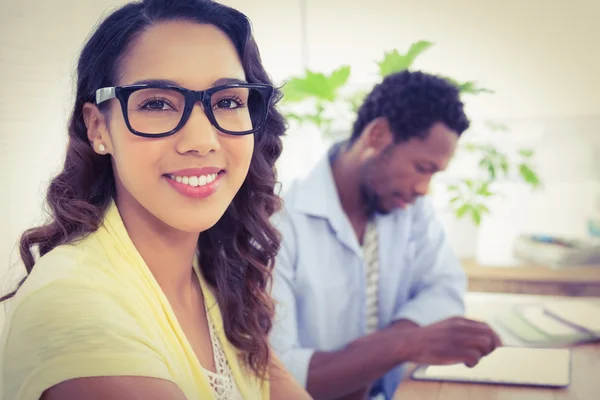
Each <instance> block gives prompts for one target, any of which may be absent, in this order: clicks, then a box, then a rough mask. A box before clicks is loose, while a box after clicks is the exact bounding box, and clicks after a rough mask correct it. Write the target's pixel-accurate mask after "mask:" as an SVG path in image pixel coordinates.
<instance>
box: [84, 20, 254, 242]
mask: <svg viewBox="0 0 600 400" xmlns="http://www.w3.org/2000/svg"><path fill="white" fill-rule="evenodd" d="M227 79H229V80H231V79H234V80H241V81H244V80H245V79H246V76H245V73H244V69H243V68H242V65H241V62H240V59H239V56H238V54H237V51H236V49H235V47H234V45H233V43H232V42H231V41H230V39H229V38H228V37H227V35H225V34H224V33H223V32H222V31H220V30H219V29H218V28H216V27H214V26H212V25H201V24H196V23H191V22H180V21H174V22H165V23H161V24H158V25H155V26H152V27H151V28H149V29H148V30H146V31H145V32H144V33H142V34H141V35H140V36H139V37H138V38H137V39H136V40H135V41H134V42H133V43H132V45H131V46H130V49H129V51H128V52H127V54H126V56H125V58H124V60H123V62H122V65H121V74H120V76H119V79H118V82H116V84H117V85H119V86H120V85H129V84H134V83H139V82H140V81H148V80H152V81H154V80H166V81H171V82H173V84H175V85H177V86H181V87H184V88H187V89H192V90H205V89H208V88H211V87H213V86H216V85H218V84H221V83H222V82H223V81H224V80H227ZM110 102H111V103H110V113H109V115H110V117H109V118H107V119H105V129H106V131H105V133H106V135H103V136H106V138H104V137H102V138H101V139H98V140H101V141H103V143H104V145H105V147H106V150H105V153H110V155H111V156H112V161H113V167H114V171H115V178H116V183H117V199H118V200H117V202H118V204H119V206H120V208H123V207H121V206H122V204H123V203H124V202H127V203H128V204H127V206H126V208H128V209H139V210H141V211H142V212H146V211H147V212H148V213H149V214H150V215H151V216H154V217H156V218H157V219H158V220H160V221H162V222H163V223H165V224H167V225H168V226H170V227H172V228H175V229H176V230H179V231H184V232H202V231H204V230H206V229H208V228H210V227H211V226H213V225H214V224H215V223H216V222H217V221H218V220H219V218H220V217H221V216H222V215H223V214H224V212H225V210H226V209H227V207H228V206H229V204H230V203H231V202H232V200H233V197H234V196H235V194H236V193H237V191H238V190H239V189H240V187H241V185H242V183H243V182H244V180H245V178H246V175H247V173H248V169H249V166H250V160H251V158H252V152H253V149H254V136H253V135H244V136H234V135H228V134H225V133H222V132H220V131H218V130H217V129H216V128H215V127H214V126H213V125H212V124H211V122H210V121H209V120H208V118H207V117H206V114H205V113H204V111H203V107H202V104H201V103H196V105H195V107H194V109H193V111H192V114H191V116H190V118H189V120H188V121H187V123H186V124H185V126H184V127H183V128H182V129H181V130H180V131H178V132H177V133H175V134H173V135H171V136H167V137H162V138H144V137H139V136H136V135H134V134H132V133H131V132H130V131H129V129H128V128H127V126H126V124H125V120H124V117H123V113H122V111H121V106H120V104H119V101H118V100H116V99H113V100H110ZM157 104H158V103H156V104H152V105H151V107H156V106H157ZM158 105H159V106H160V107H163V105H160V104H158ZM164 107H167V106H166V105H165V106H164ZM131 119H132V117H131V116H130V121H131ZM244 123H245V122H244ZM246 125H248V126H247V128H250V127H251V126H252V125H251V121H250V120H249V118H248V121H247V123H246ZM88 126H89V125H88ZM101 130H102V127H100V131H101ZM99 136H100V135H98V137H99ZM93 142H94V145H95V149H96V150H97V148H98V147H97V146H98V143H97V141H96V140H93ZM140 206H141V207H140Z"/></svg>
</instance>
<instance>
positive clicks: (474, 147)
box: [464, 143, 481, 151]
mask: <svg viewBox="0 0 600 400" xmlns="http://www.w3.org/2000/svg"><path fill="white" fill-rule="evenodd" d="M464 148H465V150H468V151H475V150H481V146H478V145H476V144H474V143H467V144H465V145H464Z"/></svg>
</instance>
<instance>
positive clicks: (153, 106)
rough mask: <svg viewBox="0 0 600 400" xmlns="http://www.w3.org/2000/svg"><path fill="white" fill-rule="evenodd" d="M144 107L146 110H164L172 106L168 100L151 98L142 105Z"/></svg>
mask: <svg viewBox="0 0 600 400" xmlns="http://www.w3.org/2000/svg"><path fill="white" fill-rule="evenodd" d="M142 108H143V109H145V110H150V111H163V110H168V109H170V108H172V107H171V106H169V104H167V102H166V101H164V100H151V101H148V102H146V103H145V104H144V105H143V106H142Z"/></svg>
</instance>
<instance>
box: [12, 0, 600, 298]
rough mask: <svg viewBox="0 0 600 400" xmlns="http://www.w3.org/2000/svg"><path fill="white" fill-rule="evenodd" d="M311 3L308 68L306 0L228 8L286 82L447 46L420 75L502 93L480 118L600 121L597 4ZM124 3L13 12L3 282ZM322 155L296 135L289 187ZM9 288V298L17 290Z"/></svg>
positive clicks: (488, 0)
mask: <svg viewBox="0 0 600 400" xmlns="http://www.w3.org/2000/svg"><path fill="white" fill-rule="evenodd" d="M306 1H307V12H308V14H307V16H308V22H307V28H308V31H307V36H306V37H307V40H308V42H307V45H308V46H307V48H308V53H307V56H308V57H307V59H306V60H304V59H303V57H302V31H301V16H300V10H301V1H300V0H252V1H247V0H226V1H225V3H227V4H230V5H233V6H235V7H238V8H239V9H240V10H242V11H244V12H246V13H247V14H248V15H249V16H250V18H251V19H252V20H253V23H254V27H255V30H256V36H257V40H258V43H259V46H260V47H261V51H262V55H263V59H264V62H265V65H266V67H267V68H268V70H269V71H270V73H271V75H272V76H273V78H274V79H275V80H276V81H277V82H281V81H282V80H283V79H285V78H286V77H288V76H290V75H292V74H297V73H299V72H300V71H302V62H303V61H307V62H308V65H309V66H310V67H311V68H313V69H315V70H324V71H327V70H331V69H333V68H335V67H337V66H338V65H340V64H343V63H347V64H351V65H352V67H353V68H354V70H355V75H353V80H354V81H355V82H357V83H361V82H370V81H371V80H372V79H373V76H372V73H373V72H374V70H375V69H374V67H375V65H374V63H373V60H374V59H377V58H379V57H381V55H382V54H383V52H384V51H385V50H389V49H391V48H394V47H397V48H399V49H401V50H403V49H406V48H407V47H408V45H409V44H410V43H412V42H414V41H416V40H421V39H427V40H431V41H433V42H435V43H436V45H435V46H434V47H433V48H432V49H431V50H430V51H429V52H428V53H426V54H425V55H423V57H422V59H420V60H419V62H418V64H417V67H419V68H423V69H426V70H429V71H433V72H440V73H444V74H448V75H451V76H454V77H456V78H458V79H465V80H467V79H468V80H479V81H481V83H482V84H484V85H486V86H489V87H491V88H493V89H496V91H497V95H495V96H490V97H488V98H487V99H486V98H483V97H479V98H477V100H476V101H473V102H470V103H469V111H470V113H471V114H472V115H475V116H495V117H503V118H507V119H511V118H517V117H518V118H534V119H535V118H537V119H535V121H538V122H536V123H537V124H538V125H540V126H546V125H547V124H548V121H550V120H551V118H555V117H560V118H563V119H568V118H571V117H577V116H585V115H600V75H599V74H598V71H600V52H598V51H597V43H598V39H600V28H599V27H600V24H598V23H597V16H598V15H600V2H598V1H596V0H573V1H566V0H562V1H560V0H552V1H547V0H529V1H526V2H525V1H520V0H504V1H501V2H500V1H494V0H453V1H447V0H429V1H409V0H370V1H368V2H365V1H348V0H345V1H344V0H306ZM122 3H124V2H123V1H120V0H94V1H89V0H87V1H81V0H53V1H46V0H20V1H18V2H17V1H5V2H3V3H2V12H1V13H0V55H1V56H0V87H2V89H3V96H2V97H0V171H2V172H1V173H0V180H1V181H0V184H1V185H2V188H3V192H4V193H3V196H2V198H1V201H2V204H1V205H2V207H1V209H0V220H1V221H2V224H0V226H1V228H0V235H1V237H0V238H1V240H0V277H3V276H4V270H5V269H6V267H7V266H8V265H9V259H10V254H11V252H12V250H13V246H14V244H15V242H16V239H17V237H18V234H19V233H20V232H22V231H23V230H24V229H25V228H27V227H29V226H31V224H32V223H34V222H35V221H37V220H39V218H40V217H41V216H42V215H43V214H42V212H41V209H40V205H41V203H42V196H43V192H44V190H45V187H46V185H47V182H48V180H49V178H50V177H51V176H52V175H53V174H54V173H55V172H56V171H57V169H58V168H59V167H60V163H61V162H62V158H63V155H64V154H63V152H64V146H65V136H66V133H65V132H66V130H65V125H66V118H67V116H68V113H69V108H70V106H71V104H70V103H71V95H72V83H71V77H72V75H73V72H74V68H75V65H74V62H75V58H76V57H77V54H78V51H79V49H80V47H81V45H82V43H83V41H84V40H85V38H86V36H87V35H88V34H89V32H90V30H91V29H92V27H93V26H94V24H95V23H96V21H97V20H98V18H99V17H100V16H101V15H102V13H103V12H104V11H105V10H107V9H109V8H111V7H114V6H116V5H119V4H122ZM525 4H527V8H525V6H524V5H525ZM540 121H541V122H540ZM544 121H545V122H544ZM540 129H546V128H540ZM533 131H536V129H533ZM537 131H539V129H538V130H537ZM596 132H597V131H596ZM566 134H567V133H566ZM566 134H565V135H566ZM565 140H567V136H565ZM556 147H558V148H560V147H561V145H560V144H558V145H557V146H556ZM322 151H323V146H322V143H321V142H320V139H319V134H318V132H311V131H305V130H304V131H301V130H295V131H292V132H290V135H289V137H288V138H287V147H286V150H285V152H284V158H283V160H282V162H281V164H280V169H281V175H282V177H285V179H290V178H291V177H294V176H297V175H299V174H302V173H304V172H305V171H306V170H307V169H308V167H309V166H310V165H311V163H312V162H313V161H314V159H316V157H317V155H318V154H320V153H321V152H322ZM557 157H560V156H557ZM307 160H308V162H307ZM13 255H14V253H13ZM12 259H13V260H14V259H15V258H14V257H13V258H12ZM0 282H2V284H0V291H2V290H3V288H1V287H2V286H3V284H4V283H6V281H4V280H0Z"/></svg>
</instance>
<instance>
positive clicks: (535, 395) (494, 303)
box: [394, 293, 600, 400]
mask: <svg viewBox="0 0 600 400" xmlns="http://www.w3.org/2000/svg"><path fill="white" fill-rule="evenodd" d="M547 299H552V301H555V300H560V301H570V300H573V299H569V298H557V297H546V296H526V295H510V294H505V295H500V294H483V293H468V294H467V298H466V303H467V316H468V317H470V318H473V319H479V320H484V321H491V320H492V319H493V316H494V315H495V314H496V313H497V312H501V311H503V310H506V309H507V308H508V307H511V306H512V305H514V304H522V303H531V302H536V301H542V302H543V301H544V300H547ZM590 300H591V301H594V302H597V303H598V305H600V298H591V299H590ZM498 333H499V334H500V336H501V337H502V339H503V340H504V341H505V342H506V343H510V344H514V341H515V338H514V337H510V336H509V335H508V334H507V333H506V332H503V331H501V330H499V331H498ZM572 352H573V353H572V367H571V385H570V386H569V387H568V388H566V389H544V388H528V387H517V386H501V385H483V384H461V383H449V382H448V383H446V382H443V383H441V382H418V381H413V380H411V379H410V378H409V377H408V375H409V374H410V372H407V376H406V377H405V380H404V382H403V383H402V384H401V385H400V387H399V388H398V390H397V391H396V394H395V395H394V400H412V399H418V400H483V399H485V400H595V399H598V398H600V344H593V345H585V346H577V347H574V348H573V349H572ZM410 370H411V368H409V369H408V371H410Z"/></svg>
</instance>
